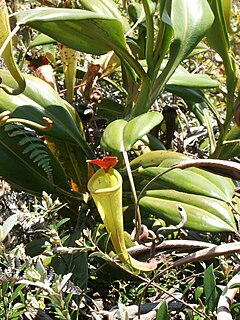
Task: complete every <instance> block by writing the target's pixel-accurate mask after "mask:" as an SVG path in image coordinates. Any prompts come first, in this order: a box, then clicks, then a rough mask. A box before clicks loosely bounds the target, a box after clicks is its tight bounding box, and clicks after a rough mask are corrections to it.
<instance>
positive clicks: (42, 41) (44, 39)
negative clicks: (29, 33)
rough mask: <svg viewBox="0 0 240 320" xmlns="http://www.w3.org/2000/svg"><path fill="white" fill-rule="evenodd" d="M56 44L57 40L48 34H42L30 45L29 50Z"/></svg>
mask: <svg viewBox="0 0 240 320" xmlns="http://www.w3.org/2000/svg"><path fill="white" fill-rule="evenodd" d="M50 43H56V40H54V39H53V38H51V37H49V36H47V35H46V34H43V33H40V34H39V35H38V36H36V38H34V40H33V41H31V43H30V45H29V47H28V48H29V49H31V48H34V47H36V46H43V45H45V44H50Z"/></svg>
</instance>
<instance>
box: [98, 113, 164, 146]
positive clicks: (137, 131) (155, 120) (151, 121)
mask: <svg viewBox="0 0 240 320" xmlns="http://www.w3.org/2000/svg"><path fill="white" fill-rule="evenodd" d="M162 119H163V116H162V114H160V113H159V112H148V113H145V114H143V115H140V116H138V117H136V118H134V119H132V120H130V121H129V122H127V121H126V120H123V119H122V120H116V121H113V122H112V123H110V125H108V127H107V128H106V129H105V131H104V133H103V136H102V139H101V147H102V148H103V149H105V150H107V151H114V152H121V151H123V149H125V150H130V149H131V147H132V146H133V145H134V143H135V142H137V141H138V140H139V139H141V138H142V137H143V136H145V135H146V134H147V133H148V132H149V131H150V130H151V129H152V128H154V127H155V126H156V125H157V124H159V123H160V122H161V121H162Z"/></svg>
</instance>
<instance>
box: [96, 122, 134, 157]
mask: <svg viewBox="0 0 240 320" xmlns="http://www.w3.org/2000/svg"><path fill="white" fill-rule="evenodd" d="M127 123H128V122H127V121H126V120H124V119H119V120H115V121H113V122H111V123H110V124H109V125H108V126H107V128H106V129H105V130H104V133H103V136H102V139H101V148H102V149H103V150H106V151H110V152H111V151H113V152H117V153H118V152H121V151H122V150H123V149H124V141H123V131H124V128H125V127H126V125H127Z"/></svg>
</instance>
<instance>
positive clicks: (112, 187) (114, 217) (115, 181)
mask: <svg viewBox="0 0 240 320" xmlns="http://www.w3.org/2000/svg"><path fill="white" fill-rule="evenodd" d="M89 162H90V163H91V164H97V165H98V166H100V167H101V169H99V170H98V171H96V172H95V173H94V175H93V176H92V177H91V178H90V180H89V182H88V190H89V192H90V194H91V195H92V197H93V200H94V202H95V204H96V206H97V209H98V212H99V214H100V216H101V218H102V220H103V223H104V226H105V228H106V230H107V232H108V233H109V234H110V239H111V242H112V244H113V247H114V249H115V251H116V253H117V255H118V257H119V259H120V260H121V261H122V262H123V263H127V264H129V265H130V266H131V267H132V268H133V269H136V270H141V271H151V270H154V269H155V268H156V267H157V262H156V260H154V259H152V260H150V261H149V262H141V261H138V260H136V259H134V258H133V257H131V256H130V255H129V253H128V252H127V248H126V245H125V241H124V226H123V211H122V177H121V175H120V173H119V172H118V171H117V170H116V169H114V168H113V166H114V165H115V164H116V163H117V158H116V157H105V158H104V159H103V160H99V159H96V160H90V161H89Z"/></svg>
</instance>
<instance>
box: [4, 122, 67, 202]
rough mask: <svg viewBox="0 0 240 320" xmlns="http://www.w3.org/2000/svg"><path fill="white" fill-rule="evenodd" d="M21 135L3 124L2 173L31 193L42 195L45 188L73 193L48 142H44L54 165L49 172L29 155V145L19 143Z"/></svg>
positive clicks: (51, 190)
mask: <svg viewBox="0 0 240 320" xmlns="http://www.w3.org/2000/svg"><path fill="white" fill-rule="evenodd" d="M21 139H22V136H13V135H11V136H10V135H9V133H8V132H7V131H6V130H5V128H4V127H0V153H1V157H0V175H1V176H3V177H4V179H6V180H7V181H9V182H10V184H11V185H14V186H18V187H20V188H21V189H23V190H25V191H26V192H28V193H30V194H36V195H38V196H41V194H42V191H46V192H47V193H49V194H55V195H68V196H71V193H70V186H69V183H68V180H67V178H66V176H65V173H64V171H63V169H62V167H61V165H60V163H59V162H58V161H57V159H56V158H55V157H54V156H53V155H52V153H51V152H50V150H49V149H48V147H47V145H46V144H44V143H43V142H42V146H43V148H44V152H45V153H46V154H47V155H48V159H49V165H50V168H51V169H52V171H51V174H50V175H48V174H47V173H46V172H45V171H44V168H42V167H41V166H39V165H38V163H37V162H34V161H33V160H31V159H30V157H29V153H24V150H25V148H26V145H23V146H21V145H20V144H19V141H21ZM39 141H41V140H40V139H39ZM29 143H30V144H34V143H33V142H29ZM37 144H39V142H37Z"/></svg>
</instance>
